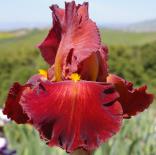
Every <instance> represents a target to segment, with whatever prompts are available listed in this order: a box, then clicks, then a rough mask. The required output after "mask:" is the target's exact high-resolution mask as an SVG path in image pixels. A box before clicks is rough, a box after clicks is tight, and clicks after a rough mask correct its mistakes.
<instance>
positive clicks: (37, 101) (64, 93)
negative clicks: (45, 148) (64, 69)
mask: <svg viewBox="0 0 156 155" xmlns="http://www.w3.org/2000/svg"><path fill="white" fill-rule="evenodd" d="M117 98H118V93H117V92H116V91H115V90H114V88H113V86H112V85H110V84H102V83H92V82H87V81H79V82H74V81H64V82H55V83H51V82H48V81H47V82H42V83H41V84H40V85H39V86H38V87H36V88H34V89H30V88H27V90H25V91H24V93H23V96H22V98H21V102H20V104H21V105H22V107H23V109H24V111H26V113H27V114H28V116H29V117H30V118H31V119H32V121H33V124H34V125H35V127H36V128H37V129H38V130H39V131H40V134H41V136H42V138H43V139H45V140H46V142H47V143H48V144H49V145H50V146H53V145H57V146H59V147H62V148H63V149H65V150H66V151H67V152H72V151H73V150H75V149H77V148H79V147H82V148H84V149H87V150H92V149H94V148H96V147H98V146H99V145H100V144H101V143H102V142H104V141H106V140H107V139H108V138H110V137H111V136H112V135H114V134H115V133H117V131H118V130H119V128H120V126H121V120H122V108H121V105H120V103H119V102H117V101H116V99H117Z"/></svg>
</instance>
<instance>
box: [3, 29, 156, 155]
mask: <svg viewBox="0 0 156 155" xmlns="http://www.w3.org/2000/svg"><path fill="white" fill-rule="evenodd" d="M46 33H47V31H39V30H33V31H28V32H27V33H26V34H25V35H18V36H17V35H14V36H13V34H17V33H15V32H14V33H13V34H11V35H10V36H9V34H8V33H7V36H6V37H4V38H5V39H2V37H1V38H0V81H1V82H0V105H1V106H2V105H3V103H4V101H5V98H6V95H7V92H8V89H9V87H10V86H11V84H12V83H13V82H15V81H19V82H20V83H25V82H26V81H27V80H28V78H29V77H30V76H31V75H33V74H35V73H37V70H38V69H40V68H42V69H44V68H45V69H46V68H48V66H47V64H45V63H44V61H43V59H42V58H41V56H40V54H39V51H38V50H37V49H36V48H35V45H37V44H38V43H39V42H41V40H42V39H43V38H44V36H45V34H46ZM101 33H102V40H103V41H105V42H106V43H107V44H108V45H109V50H110V52H109V66H110V72H111V73H115V74H117V75H119V76H122V77H124V78H126V79H128V80H130V81H133V82H134V83H135V84H136V85H137V86H140V85H142V84H143V83H146V84H147V85H148V86H149V89H150V91H152V92H153V93H155V89H156V87H155V86H156V33H153V34H151V33H127V32H119V31H107V30H105V31H103V30H101ZM3 35H4V34H3ZM1 36H2V35H1ZM154 108H155V107H154V106H153V108H150V110H149V111H148V112H145V113H143V114H141V115H139V116H138V117H136V118H133V119H131V120H130V121H129V120H126V121H125V122H124V125H123V127H122V130H121V132H120V133H119V134H118V135H116V136H114V137H113V138H112V139H111V140H109V141H108V142H107V143H105V144H103V145H102V146H101V147H100V148H99V149H98V150H97V151H96V155H105V154H107V155H155V154H156V148H155V145H156V137H155V136H156V130H155V128H156V122H154V116H155V113H156V112H155V111H154V110H152V109H154ZM4 130H5V135H6V136H7V138H8V140H9V144H10V147H11V148H12V149H16V150H17V154H18V155H65V154H66V153H65V152H64V151H62V150H61V149H56V148H48V147H47V146H46V145H45V144H44V143H43V142H42V141H41V140H40V138H39V135H38V133H37V132H36V131H35V130H34V129H33V128H32V127H31V126H29V125H26V126H23V125H16V124H15V123H9V124H8V125H6V126H5V128H4Z"/></svg>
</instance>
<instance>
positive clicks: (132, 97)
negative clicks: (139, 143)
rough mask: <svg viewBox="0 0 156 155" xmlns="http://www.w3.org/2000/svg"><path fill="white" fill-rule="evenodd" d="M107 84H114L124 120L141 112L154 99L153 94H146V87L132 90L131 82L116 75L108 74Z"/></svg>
mask: <svg viewBox="0 0 156 155" xmlns="http://www.w3.org/2000/svg"><path fill="white" fill-rule="evenodd" d="M107 82H109V83H112V84H114V85H115V87H116V90H117V91H118V92H119V94H120V98H119V102H120V103H121V105H122V108H123V114H124V118H130V117H131V116H134V115H136V114H137V113H139V112H143V111H144V110H145V109H147V108H148V107H149V105H150V104H151V103H152V101H153V99H154V96H153V94H148V93H147V92H146V89H147V87H146V86H142V87H140V88H137V89H134V88H133V84H132V83H131V82H128V81H126V80H124V79H122V78H120V77H118V76H116V75H112V74H110V75H109V76H108V78H107Z"/></svg>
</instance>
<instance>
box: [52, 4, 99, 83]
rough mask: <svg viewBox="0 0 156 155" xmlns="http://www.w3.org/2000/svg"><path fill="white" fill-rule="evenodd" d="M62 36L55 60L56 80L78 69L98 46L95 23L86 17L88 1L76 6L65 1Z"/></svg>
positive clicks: (97, 33) (97, 32)
mask: <svg viewBox="0 0 156 155" xmlns="http://www.w3.org/2000/svg"><path fill="white" fill-rule="evenodd" d="M62 26H63V27H62V38H61V42H60V45H59V48H58V51H57V56H56V60H55V76H56V79H57V81H59V80H61V78H62V76H64V75H68V73H71V72H72V73H73V72H77V71H78V65H79V64H80V63H81V62H82V61H84V60H85V59H86V58H88V57H89V56H91V55H92V53H94V52H96V51H98V49H99V48H100V43H101V42H100V35H99V31H98V28H97V26H96V24H95V23H94V22H93V21H92V20H90V19H89V18H88V3H84V4H83V5H79V6H76V5H75V2H74V1H73V2H71V3H66V6H65V17H64V23H63V24H62Z"/></svg>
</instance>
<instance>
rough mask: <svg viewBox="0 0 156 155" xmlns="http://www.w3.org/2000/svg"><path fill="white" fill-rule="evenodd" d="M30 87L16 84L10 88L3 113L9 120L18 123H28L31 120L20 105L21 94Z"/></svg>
mask: <svg viewBox="0 0 156 155" xmlns="http://www.w3.org/2000/svg"><path fill="white" fill-rule="evenodd" d="M28 87H29V85H24V86H22V85H20V84H19V83H14V84H13V86H12V87H11V88H10V91H9V94H8V97H7V100H6V103H5V107H4V109H3V113H4V114H5V115H7V117H8V118H10V119H12V120H14V121H16V122H17V123H19V124H20V123H27V122H28V120H29V118H28V116H27V114H26V113H24V111H23V109H22V107H21V105H20V104H19V101H20V98H21V94H22V93H23V91H24V90H25V89H26V88H28Z"/></svg>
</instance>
